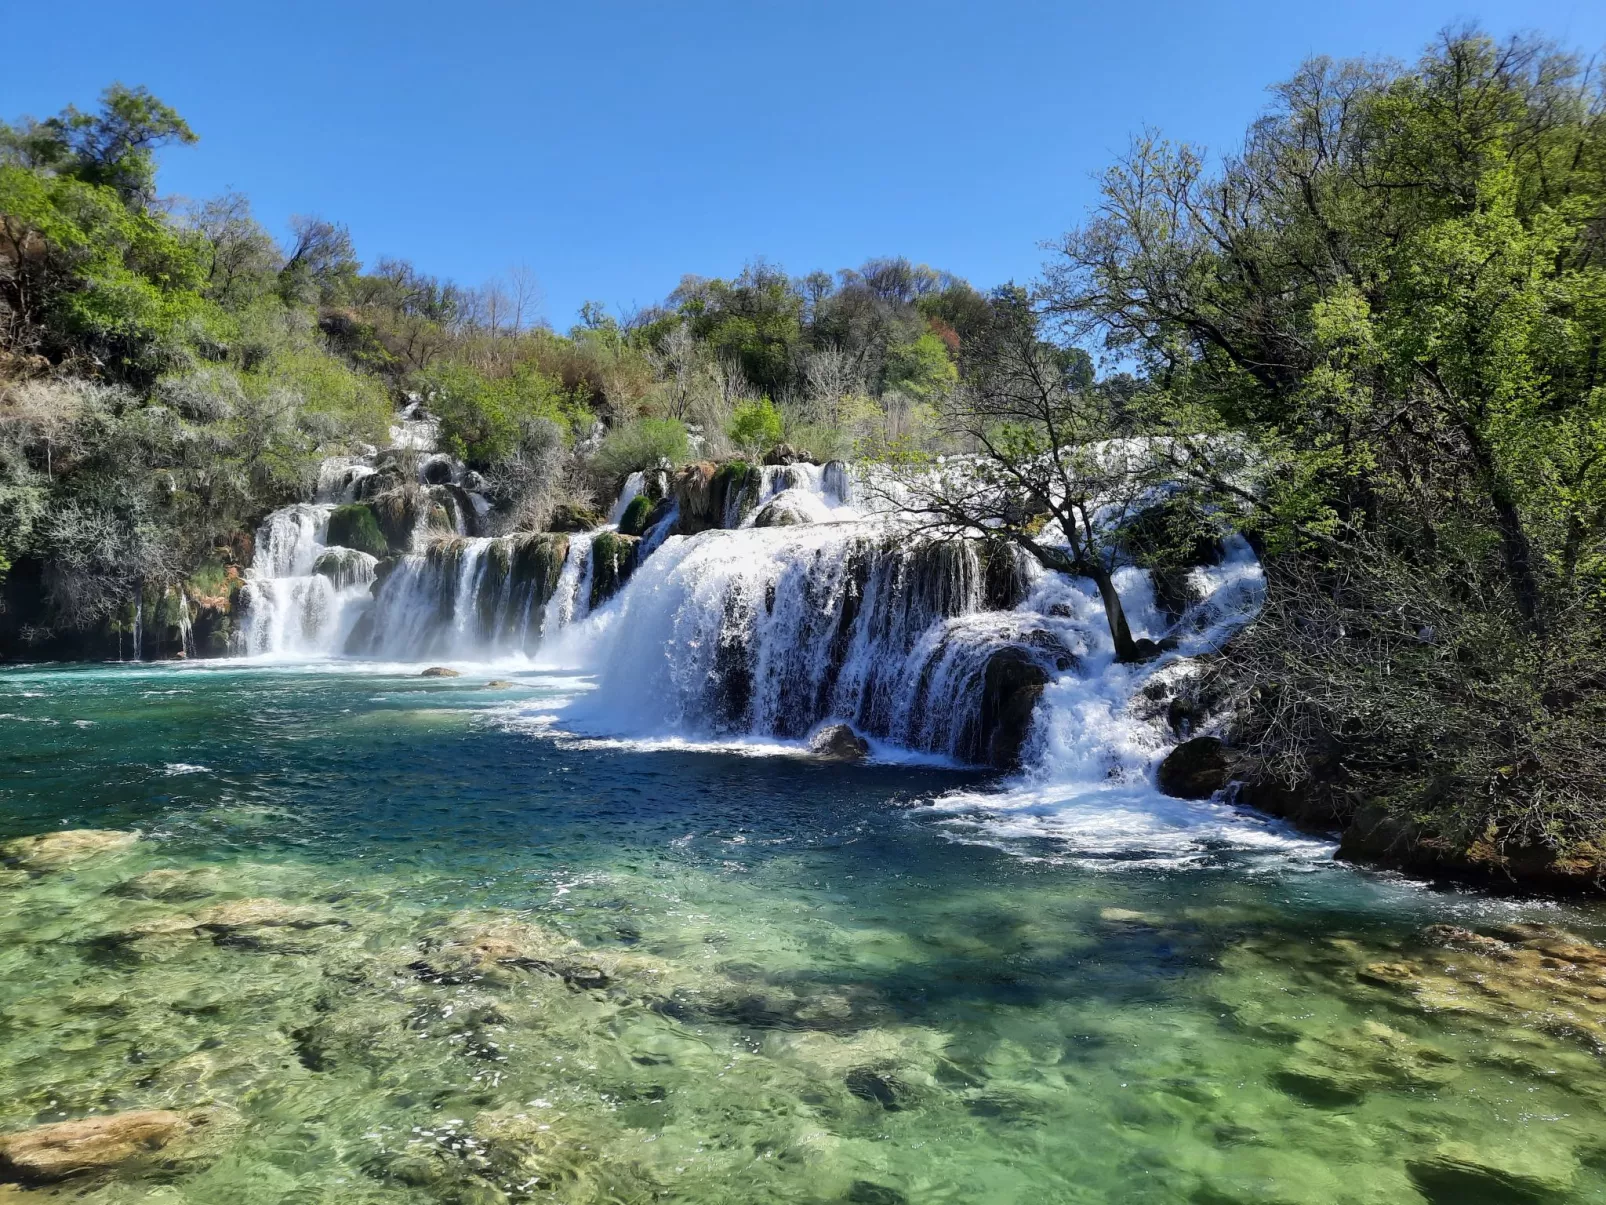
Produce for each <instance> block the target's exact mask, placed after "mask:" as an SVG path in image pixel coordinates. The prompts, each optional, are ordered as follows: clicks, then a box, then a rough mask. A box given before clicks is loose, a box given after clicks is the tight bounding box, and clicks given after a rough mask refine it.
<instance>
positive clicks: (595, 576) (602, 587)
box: [590, 531, 641, 610]
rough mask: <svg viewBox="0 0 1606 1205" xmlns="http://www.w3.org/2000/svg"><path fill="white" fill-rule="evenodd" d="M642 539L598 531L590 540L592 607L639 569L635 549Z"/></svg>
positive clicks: (599, 603) (598, 605) (604, 599)
mask: <svg viewBox="0 0 1606 1205" xmlns="http://www.w3.org/2000/svg"><path fill="white" fill-rule="evenodd" d="M640 543H641V541H640V539H639V538H637V537H635V536H627V535H620V534H616V533H614V532H611V531H604V532H599V533H598V535H597V538H596V539H595V540H593V541H592V542H591V599H590V604H591V609H592V610H596V609H597V608H598V607H600V606H601V605H602V604H603V603H605V602H607V601H608V600H609V599H610V598H612V597H613V596H614V595H615V594H617V593H619V590H620V588H621V587H622V586H623V585H624V584H625V582H627V581H629V580H630V575H631V574H632V573H634V572H635V569H636V552H637V547H638V545H639V544H640Z"/></svg>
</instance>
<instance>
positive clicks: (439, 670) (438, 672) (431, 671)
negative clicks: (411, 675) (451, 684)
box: [418, 665, 463, 678]
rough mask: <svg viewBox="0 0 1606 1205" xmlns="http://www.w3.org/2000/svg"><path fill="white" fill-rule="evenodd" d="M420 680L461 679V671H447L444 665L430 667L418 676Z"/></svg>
mask: <svg viewBox="0 0 1606 1205" xmlns="http://www.w3.org/2000/svg"><path fill="white" fill-rule="evenodd" d="M418 676H419V677H420V678H461V677H462V676H463V675H462V673H461V671H459V670H455V669H448V668H447V667H446V666H444V665H432V666H430V667H429V668H428V669H426V670H424V671H423V672H422V673H420V674H419V675H418Z"/></svg>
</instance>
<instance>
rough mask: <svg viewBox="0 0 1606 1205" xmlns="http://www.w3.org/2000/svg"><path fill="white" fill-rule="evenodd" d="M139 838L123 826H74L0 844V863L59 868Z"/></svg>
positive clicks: (117, 847)
mask: <svg viewBox="0 0 1606 1205" xmlns="http://www.w3.org/2000/svg"><path fill="white" fill-rule="evenodd" d="M138 840H139V834H138V833H131V832H125V831H123V830H121V829H99V828H73V829H65V830H63V831H62V832H58V833H39V834H38V835H37V836H33V837H17V838H16V839H14V840H11V841H7V842H5V843H4V844H0V862H3V863H5V864H6V865H8V866H15V867H20V868H21V869H23V870H56V869H58V868H60V867H63V866H71V865H73V864H75V863H77V862H82V861H84V860H86V859H88V858H95V857H99V856H101V855H102V854H110V853H117V852H119V851H121V850H125V849H127V848H128V847H129V846H131V845H133V844H134V842H136V841H138Z"/></svg>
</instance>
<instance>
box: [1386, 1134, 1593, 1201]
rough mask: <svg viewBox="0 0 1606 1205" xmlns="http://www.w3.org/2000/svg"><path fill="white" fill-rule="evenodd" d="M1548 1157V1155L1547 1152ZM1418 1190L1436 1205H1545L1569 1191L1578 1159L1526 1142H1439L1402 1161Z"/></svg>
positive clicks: (1563, 1197)
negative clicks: (1492, 1144) (1514, 1144)
mask: <svg viewBox="0 0 1606 1205" xmlns="http://www.w3.org/2000/svg"><path fill="white" fill-rule="evenodd" d="M1547 1156H1548V1157H1547ZM1405 1169H1406V1171H1407V1173H1409V1175H1410V1177H1411V1180H1412V1181H1413V1182H1414V1183H1415V1184H1416V1186H1417V1188H1418V1189H1419V1190H1420V1191H1421V1192H1422V1195H1423V1196H1425V1197H1427V1198H1428V1200H1429V1201H1432V1202H1434V1203H1435V1205H1441V1203H1442V1205H1449V1203H1450V1202H1452V1201H1453V1202H1467V1203H1468V1205H1471V1202H1474V1201H1476V1202H1479V1203H1480V1205H1544V1202H1548V1201H1555V1202H1561V1201H1564V1200H1567V1199H1568V1198H1569V1197H1570V1195H1571V1190H1572V1186H1573V1179H1574V1177H1575V1175H1576V1163H1575V1161H1574V1160H1573V1159H1572V1158H1571V1156H1569V1155H1567V1154H1564V1153H1555V1152H1546V1151H1543V1150H1534V1149H1531V1148H1527V1147H1524V1148H1522V1149H1518V1148H1515V1147H1510V1148H1502V1147H1498V1146H1497V1147H1490V1146H1488V1145H1481V1144H1480V1145H1478V1146H1473V1145H1472V1144H1471V1143H1468V1142H1445V1143H1441V1144H1440V1145H1439V1147H1438V1148H1437V1149H1436V1150H1434V1152H1433V1153H1432V1154H1431V1155H1429V1156H1427V1157H1426V1158H1422V1159H1413V1160H1411V1161H1410V1162H1408V1163H1407V1164H1406V1165H1405Z"/></svg>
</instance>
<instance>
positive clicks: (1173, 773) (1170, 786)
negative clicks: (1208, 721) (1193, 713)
mask: <svg viewBox="0 0 1606 1205" xmlns="http://www.w3.org/2000/svg"><path fill="white" fill-rule="evenodd" d="M1156 778H1157V780H1158V783H1159V787H1160V789H1161V790H1162V791H1164V792H1165V793H1166V794H1167V795H1170V796H1173V797H1174V798H1177V799H1209V798H1210V796H1212V795H1214V794H1215V793H1216V792H1217V791H1219V790H1221V789H1222V788H1223V787H1225V786H1226V785H1227V754H1226V750H1225V749H1223V748H1222V744H1221V742H1220V741H1219V740H1217V739H1216V738H1215V737H1213V736H1196V737H1194V738H1193V739H1192V740H1189V741H1183V742H1182V744H1180V745H1178V746H1177V747H1176V748H1175V749H1173V750H1171V752H1170V753H1167V754H1166V755H1165V760H1164V761H1162V762H1161V763H1160V770H1159V773H1158V774H1157V775H1156Z"/></svg>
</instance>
